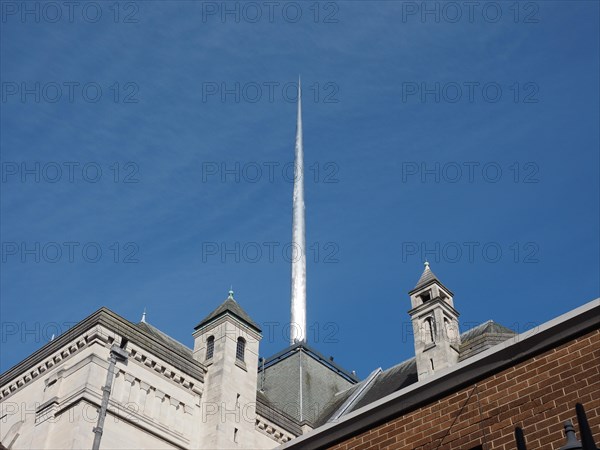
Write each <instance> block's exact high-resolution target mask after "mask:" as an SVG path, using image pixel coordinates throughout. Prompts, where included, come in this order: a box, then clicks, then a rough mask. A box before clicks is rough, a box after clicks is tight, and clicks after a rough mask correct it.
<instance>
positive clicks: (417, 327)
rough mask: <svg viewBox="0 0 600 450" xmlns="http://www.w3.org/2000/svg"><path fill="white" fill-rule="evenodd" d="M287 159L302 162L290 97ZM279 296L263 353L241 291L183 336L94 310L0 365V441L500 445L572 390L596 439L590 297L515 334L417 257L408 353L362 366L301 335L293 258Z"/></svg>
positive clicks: (302, 287)
mask: <svg viewBox="0 0 600 450" xmlns="http://www.w3.org/2000/svg"><path fill="white" fill-rule="evenodd" d="M299 98H300V92H299ZM296 161H297V165H296V170H303V168H302V166H303V148H302V122H301V102H300V101H299V102H298V124H297V137H296ZM295 180H296V181H295V184H294V196H293V198H294V202H293V217H294V218H293V243H294V244H295V245H297V246H299V247H300V248H304V244H305V240H304V192H303V191H304V187H303V181H302V177H295ZM415 278H416V276H415ZM291 299H292V301H291V322H290V328H291V329H294V330H295V332H294V333H291V334H292V338H291V342H290V346H289V347H287V348H285V349H283V350H282V351H280V352H279V353H277V354H275V355H273V356H271V357H269V358H265V359H262V358H259V353H260V341H261V337H262V332H261V329H260V326H259V325H258V324H257V322H255V321H254V320H253V319H252V318H251V317H250V316H249V315H248V314H247V313H246V312H245V311H244V309H243V308H242V306H241V305H240V303H244V302H250V301H251V299H243V301H240V302H239V303H238V301H237V300H236V299H235V298H234V293H233V292H232V291H230V292H229V295H228V297H227V298H226V299H225V300H224V301H223V302H222V303H221V304H220V305H218V306H217V305H215V306H217V308H216V309H215V310H214V311H212V312H211V313H210V314H209V315H208V316H207V317H205V318H204V319H203V320H201V321H200V322H198V323H197V324H196V325H195V326H194V324H193V323H190V324H188V325H189V326H190V331H192V327H193V332H192V338H193V344H192V345H190V346H187V345H184V344H182V343H180V342H178V341H176V340H174V339H173V338H171V337H169V336H168V335H167V334H165V333H164V332H163V331H161V330H159V329H157V328H156V327H154V326H152V325H151V324H150V323H148V321H147V320H146V318H145V315H144V316H142V320H141V321H140V322H138V323H133V322H130V321H128V320H127V319H125V318H123V317H121V316H119V315H118V314H117V313H115V312H113V311H111V310H109V309H107V308H101V309H99V310H98V311H96V312H94V313H93V314H91V315H90V316H88V317H87V318H85V319H83V320H82V321H81V322H79V323H78V324H77V325H76V326H74V327H72V328H70V329H69V330H68V331H66V332H65V333H63V334H61V335H59V336H57V337H56V338H55V339H53V340H52V341H50V342H48V343H47V344H46V345H44V346H43V347H42V348H40V349H39V350H38V351H36V352H35V353H33V354H32V355H30V356H28V357H27V358H25V359H24V360H23V361H21V362H20V363H19V364H17V365H16V366H14V367H13V368H11V369H9V370H8V371H6V372H5V373H3V374H2V375H0V450H2V449H5V448H6V449H36V450H37V449H115V450H116V449H232V448H241V449H270V448H275V447H278V446H283V447H285V448H294V449H313V448H315V449H316V448H330V447H335V448H338V449H340V450H348V449H357V450H358V449H368V448H385V449H388V448H389V449H392V448H395V449H419V450H425V449H460V450H492V449H506V450H508V449H514V448H515V446H514V441H513V440H512V433H513V431H514V428H515V426H517V425H518V426H521V427H522V428H523V430H524V431H525V432H526V433H527V436H528V437H529V444H530V447H528V448H529V449H530V450H531V449H558V448H560V447H561V446H562V445H563V444H564V438H563V435H562V431H561V429H560V422H561V421H564V420H567V419H572V417H573V414H572V408H573V407H574V404H575V403H576V402H578V401H579V402H581V403H584V404H585V406H586V408H587V412H588V417H589V423H590V425H591V427H592V429H593V431H594V433H595V437H596V439H597V440H599V439H600V401H599V399H600V364H599V362H600V300H599V299H596V300H594V301H592V302H590V303H587V304H585V305H583V306H581V307H580V308H577V309H576V310H573V311H571V312H568V313H566V314H564V315H563V316H561V317H558V318H556V319H554V320H552V321H550V322H548V323H546V324H543V325H540V326H539V327H537V328H536V329H534V330H531V331H528V332H525V333H522V334H516V333H515V332H513V331H512V330H510V329H508V328H505V327H503V326H502V325H500V324H498V323H495V322H493V321H488V322H486V323H483V324H481V325H480V326H478V327H476V328H473V329H471V330H468V331H466V332H464V333H462V334H461V333H460V332H459V329H460V327H459V312H458V311H459V309H460V304H459V302H457V304H456V305H455V303H454V294H453V293H452V291H451V290H450V289H449V288H448V287H447V286H446V285H444V284H443V283H442V282H441V281H440V279H439V278H438V277H437V276H436V275H435V274H434V273H433V271H432V270H431V268H430V267H429V264H428V263H427V262H426V263H425V268H424V270H423V272H422V274H421V276H420V278H419V279H418V281H417V282H416V285H415V287H414V288H413V289H412V290H411V291H410V292H409V293H408V296H407V297H406V298H405V300H404V301H405V302H406V307H407V309H409V310H408V315H409V317H410V319H411V321H412V325H413V334H414V350H415V354H414V357H413V358H411V359H409V360H407V361H402V362H400V363H399V364H397V365H395V366H393V367H391V368H388V369H386V370H382V369H381V368H378V369H375V370H373V372H372V373H371V374H369V375H368V376H367V377H366V378H365V379H363V380H360V379H358V377H357V376H356V375H355V374H354V373H353V372H349V371H347V370H345V369H344V368H342V367H340V366H339V365H338V364H336V363H335V362H334V361H333V359H332V358H327V357H325V356H323V355H322V354H320V353H319V352H318V350H316V349H315V348H312V347H311V346H310V345H309V344H308V343H307V342H306V339H305V331H306V260H305V258H297V259H296V258H294V262H293V263H292V296H291ZM400 320H401V319H400ZM393 323H394V321H393V320H392V321H391V322H390V325H392V324H393ZM393 348H395V345H390V351H392V350H393ZM563 448H565V449H566V448H570V449H577V448H582V447H577V446H576V445H575V446H573V445H571V446H570V447H563ZM586 450H587V449H586Z"/></svg>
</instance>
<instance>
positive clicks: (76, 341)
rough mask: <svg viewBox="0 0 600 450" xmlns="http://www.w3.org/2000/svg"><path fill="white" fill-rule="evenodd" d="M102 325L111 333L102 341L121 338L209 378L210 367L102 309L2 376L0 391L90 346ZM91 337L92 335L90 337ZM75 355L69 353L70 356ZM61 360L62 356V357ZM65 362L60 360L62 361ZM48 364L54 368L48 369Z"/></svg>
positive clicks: (190, 371)
mask: <svg viewBox="0 0 600 450" xmlns="http://www.w3.org/2000/svg"><path fill="white" fill-rule="evenodd" d="M98 325H101V326H103V327H104V328H106V329H108V330H110V332H111V335H110V336H96V337H97V338H99V339H101V340H106V341H108V340H109V338H112V339H113V340H115V341H117V342H120V340H121V338H122V337H124V338H127V339H128V340H129V341H130V342H132V343H134V344H135V345H136V346H138V347H140V348H141V349H143V350H145V351H147V352H149V353H151V354H153V355H155V356H156V357H157V358H159V359H161V360H164V361H165V362H168V363H170V364H172V365H173V366H174V367H176V368H177V369H179V370H181V371H182V372H184V373H186V374H187V375H190V376H191V377H193V378H195V379H196V380H199V381H200V382H202V383H203V382H204V375H205V374H206V367H204V365H203V364H202V363H200V362H199V361H196V360H194V359H190V358H189V357H188V356H187V355H184V354H182V353H179V352H177V351H176V350H175V349H173V348H170V347H167V346H166V345H164V343H162V342H160V341H158V340H157V339H156V338H154V337H153V336H150V335H148V334H147V333H144V332H143V331H142V330H140V329H139V328H137V327H136V326H135V325H134V324H133V323H131V322H129V321H128V320H126V319H124V318H122V317H121V316H119V315H118V314H116V313H114V312H113V311H111V310H110V309H108V308H104V307H102V308H100V309H99V310H97V311H96V312H94V313H93V314H91V315H89V316H88V317H86V318H85V319H83V320H82V321H81V322H79V323H77V325H75V326H74V327H72V328H70V329H69V330H67V331H66V332H64V333H63V334H61V335H59V336H58V337H56V338H55V339H54V340H53V341H50V342H48V343H47V344H46V345H44V346H43V347H42V348H40V349H39V350H37V351H35V352H34V353H32V354H31V355H30V356H28V357H27V358H25V359H24V360H23V361H21V362H20V363H19V364H17V365H15V366H14V367H12V368H10V369H8V370H7V371H6V372H4V373H3V374H2V375H0V387H4V386H5V385H7V384H9V383H10V382H11V380H13V379H16V378H19V377H20V376H25V377H27V376H28V375H27V374H26V372H30V371H38V372H39V369H42V370H41V371H45V370H47V369H48V368H49V367H51V366H53V365H54V364H56V362H58V361H54V359H56V356H53V355H55V354H58V355H61V354H62V353H64V352H65V349H69V350H70V349H71V347H74V348H73V351H76V350H77V349H78V348H82V347H84V346H86V345H88V342H86V340H85V339H83V336H85V335H86V333H88V331H90V330H91V329H93V328H94V327H97V326H98ZM88 335H89V333H88ZM70 353H72V352H71V351H70V352H68V353H67V355H66V356H68V355H69V354H70ZM59 357H60V356H59ZM61 359H63V358H62V357H60V359H59V361H60V360H61ZM48 364H50V365H49V366H48Z"/></svg>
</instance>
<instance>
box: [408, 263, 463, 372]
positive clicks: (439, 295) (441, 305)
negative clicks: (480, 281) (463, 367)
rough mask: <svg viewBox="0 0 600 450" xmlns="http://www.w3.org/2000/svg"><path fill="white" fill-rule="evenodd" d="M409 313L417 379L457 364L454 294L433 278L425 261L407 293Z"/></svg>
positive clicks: (456, 327)
mask: <svg viewBox="0 0 600 450" xmlns="http://www.w3.org/2000/svg"><path fill="white" fill-rule="evenodd" d="M408 294H409V295H410V301H411V306H412V308H411V310H410V311H408V314H410V317H411V320H412V324H413V331H414V337H415V339H414V340H415V357H416V361H417V373H418V377H419V380H422V379H424V378H427V377H429V376H431V375H433V374H434V373H435V372H437V371H439V370H441V369H444V368H446V367H450V366H453V365H454V364H456V363H457V362H458V357H459V347H460V333H459V327H458V316H459V314H458V311H456V309H454V302H453V300H452V297H453V295H454V294H452V292H451V291H450V290H449V289H448V288H446V287H445V286H444V285H443V284H442V283H441V282H440V280H439V279H438V278H437V277H436V276H435V274H434V273H433V272H432V271H431V269H430V267H429V263H428V262H425V270H424V271H423V274H422V275H421V278H419V281H418V282H417V285H416V286H415V287H414V289H412V290H411V291H410V292H409V293H408Z"/></svg>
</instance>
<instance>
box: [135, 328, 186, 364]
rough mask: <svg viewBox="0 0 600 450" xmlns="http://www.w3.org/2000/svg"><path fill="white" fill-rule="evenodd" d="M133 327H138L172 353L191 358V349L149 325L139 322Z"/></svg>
mask: <svg viewBox="0 0 600 450" xmlns="http://www.w3.org/2000/svg"><path fill="white" fill-rule="evenodd" d="M135 326H136V327H138V328H139V329H140V330H142V331H144V332H145V333H147V334H149V335H151V336H152V337H154V338H155V339H156V340H158V341H160V342H161V343H162V344H163V345H164V346H166V347H168V348H170V349H172V350H173V351H175V352H178V353H180V354H181V355H183V356H185V357H187V358H190V359H192V358H193V356H192V355H193V352H192V349H191V348H189V347H188V346H186V345H184V344H182V343H181V342H179V341H176V340H175V339H173V338H172V337H171V336H169V335H168V334H165V333H163V332H162V331H160V330H159V329H158V328H156V327H154V326H152V325H150V324H149V323H148V322H139V323H136V324H135Z"/></svg>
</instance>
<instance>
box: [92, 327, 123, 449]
mask: <svg viewBox="0 0 600 450" xmlns="http://www.w3.org/2000/svg"><path fill="white" fill-rule="evenodd" d="M127 342H128V341H127V339H126V338H122V339H121V346H118V345H116V344H113V346H112V347H111V348H110V357H109V358H108V363H109V364H108V373H107V374H106V385H105V386H103V387H102V392H103V394H102V404H101V405H100V412H99V413H98V423H97V424H96V426H95V427H94V428H93V430H92V431H93V432H94V444H93V445H92V450H100V439H102V431H103V428H104V419H106V411H107V410H108V399H109V397H110V391H111V390H112V383H113V379H114V377H115V365H116V364H117V361H119V362H124V363H127V358H128V357H129V353H127V350H125V346H126V345H127Z"/></svg>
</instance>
